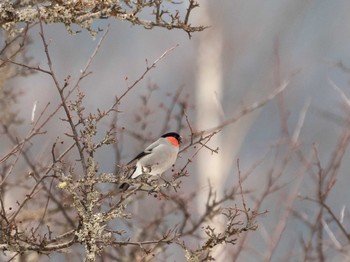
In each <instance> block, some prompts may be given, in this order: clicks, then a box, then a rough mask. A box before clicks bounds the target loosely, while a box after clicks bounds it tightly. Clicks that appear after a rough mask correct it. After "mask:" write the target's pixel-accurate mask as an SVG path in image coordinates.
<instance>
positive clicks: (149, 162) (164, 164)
mask: <svg viewBox="0 0 350 262" xmlns="http://www.w3.org/2000/svg"><path fill="white" fill-rule="evenodd" d="M180 144H181V136H180V135H179V134H178V133H175V132H170V133H166V134H164V135H162V136H161V137H160V138H159V139H158V140H156V141H155V142H153V143H152V144H150V145H149V146H148V147H146V149H145V150H144V151H143V152H141V153H140V154H138V155H137V156H136V157H135V158H134V159H133V160H131V161H130V162H129V163H128V164H127V165H128V166H130V165H133V166H134V169H133V171H132V172H131V174H130V175H129V177H128V178H137V177H138V176H141V175H143V174H147V175H153V176H157V175H161V174H162V173H164V172H165V171H166V170H168V169H169V168H171V166H172V165H173V164H175V161H176V159H177V154H178V153H179V147H180ZM129 186H130V185H129V184H128V183H123V184H121V185H120V187H119V188H120V189H121V190H122V191H125V190H127V189H128V188H129Z"/></svg>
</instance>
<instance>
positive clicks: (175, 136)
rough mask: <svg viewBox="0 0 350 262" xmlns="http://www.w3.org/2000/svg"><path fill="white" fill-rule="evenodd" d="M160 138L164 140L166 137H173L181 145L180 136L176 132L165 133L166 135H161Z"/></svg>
mask: <svg viewBox="0 0 350 262" xmlns="http://www.w3.org/2000/svg"><path fill="white" fill-rule="evenodd" d="M162 137H164V138H166V137H174V138H176V140H177V141H178V142H179V144H181V142H182V140H181V136H180V135H179V134H178V133H176V132H170V133H166V134H164V135H162Z"/></svg>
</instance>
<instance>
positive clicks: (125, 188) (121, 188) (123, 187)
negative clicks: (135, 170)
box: [119, 183, 130, 191]
mask: <svg viewBox="0 0 350 262" xmlns="http://www.w3.org/2000/svg"><path fill="white" fill-rule="evenodd" d="M129 187H130V185H129V184H128V183H123V184H121V185H120V186H119V189H120V190H121V191H126V190H128V188H129Z"/></svg>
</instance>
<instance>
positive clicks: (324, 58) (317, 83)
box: [12, 0, 350, 261]
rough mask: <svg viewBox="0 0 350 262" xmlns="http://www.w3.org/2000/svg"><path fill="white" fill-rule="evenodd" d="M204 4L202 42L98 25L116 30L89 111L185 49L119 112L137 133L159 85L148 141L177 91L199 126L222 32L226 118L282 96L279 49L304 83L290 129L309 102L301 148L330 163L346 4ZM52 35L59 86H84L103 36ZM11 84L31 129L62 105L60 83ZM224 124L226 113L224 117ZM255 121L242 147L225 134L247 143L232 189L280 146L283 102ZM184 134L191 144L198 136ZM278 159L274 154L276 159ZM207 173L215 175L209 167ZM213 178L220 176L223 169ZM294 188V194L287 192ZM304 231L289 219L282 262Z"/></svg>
mask: <svg viewBox="0 0 350 262" xmlns="http://www.w3.org/2000/svg"><path fill="white" fill-rule="evenodd" d="M200 4H202V5H205V6H207V8H208V9H207V10H209V11H208V14H209V16H210V24H209V25H210V28H208V29H207V30H206V31H205V32H204V33H203V35H201V34H200V33H195V34H193V37H192V39H189V38H188V36H187V34H186V33H184V32H181V31H175V30H173V31H169V30H165V29H157V28H155V29H153V30H145V29H144V28H142V27H139V26H131V25H130V24H129V23H126V22H120V21H116V20H113V19H109V20H102V21H98V22H97V23H96V26H99V27H100V28H104V29H105V28H106V26H107V24H110V32H109V34H108V35H107V38H106V40H105V42H104V43H103V45H102V47H101V49H100V50H99V53H98V54H97V56H96V58H95V59H94V61H93V64H92V67H91V70H92V71H93V74H92V75H90V76H89V77H88V78H87V79H86V80H84V81H83V82H82V85H81V88H82V90H83V91H84V92H85V94H86V99H85V105H86V107H87V108H88V110H91V111H93V110H95V109H96V108H101V109H104V108H107V107H108V105H110V104H111V103H112V101H113V99H114V97H115V96H116V95H119V94H121V93H122V92H123V90H125V88H126V84H125V82H124V78H125V77H126V76H127V77H128V79H129V83H131V82H132V81H133V80H135V79H136V78H137V77H138V76H140V74H141V73H143V71H144V70H145V67H146V65H145V59H147V60H148V61H149V62H153V61H154V60H155V59H156V58H158V57H159V56H160V55H161V54H162V53H163V52H164V51H165V50H167V49H169V48H171V47H173V46H175V45H177V44H179V47H177V48H176V49H175V50H174V51H173V52H171V53H169V54H168V55H167V56H166V58H165V59H164V60H162V61H161V62H160V63H159V64H158V65H157V67H156V69H154V70H152V72H151V73H149V74H148V75H147V77H146V78H145V79H144V80H143V81H142V82H141V83H140V84H139V85H138V86H137V87H136V88H135V89H134V90H132V92H131V93H130V95H128V97H127V98H126V100H125V101H124V103H123V104H122V105H121V108H120V110H122V111H123V112H124V113H123V114H122V122H123V123H124V124H125V125H126V126H127V127H128V128H129V129H131V128H138V127H137V126H135V127H133V125H134V124H133V122H134V119H133V118H132V114H133V112H135V111H136V110H137V108H138V106H139V103H140V99H139V95H144V94H146V93H147V92H146V87H147V84H148V83H150V82H151V83H156V84H157V85H158V86H159V90H157V91H156V92H155V93H154V95H153V97H152V99H151V102H152V105H154V110H155V114H154V115H152V116H151V117H150V123H149V126H148V127H147V129H146V131H145V134H148V132H152V135H153V136H154V137H156V136H157V135H159V131H158V130H159V128H160V125H159V123H160V121H159V119H162V117H164V115H160V116H159V115H158V114H157V110H156V109H157V106H158V105H159V104H160V103H167V102H169V98H167V97H166V96H165V94H166V93H167V92H169V91H172V92H174V90H176V89H177V88H178V87H179V86H184V87H185V91H184V94H189V96H190V101H191V104H192V105H193V106H194V110H193V111H192V112H190V119H191V121H193V123H195V121H196V119H197V118H199V116H200V115H201V114H206V113H207V112H206V108H201V107H200V106H199V105H198V104H196V92H195V90H198V86H197V85H198V81H197V80H198V78H197V76H196V74H197V73H198V70H199V66H198V57H199V45H200V41H202V39H204V38H205V35H204V34H207V35H209V36H210V35H211V34H212V35H217V34H218V35H220V36H221V37H222V38H221V41H222V46H221V48H222V49H221V50H222V51H221V52H222V55H221V56H220V57H221V66H220V72H222V74H221V79H222V94H221V97H219V99H220V103H221V105H222V109H223V111H224V114H225V116H226V117H227V118H229V117H230V116H232V115H234V114H235V113H236V112H237V111H238V110H239V108H240V106H241V105H242V104H245V105H249V104H250V103H251V102H254V101H260V100H261V99H263V98H264V97H265V96H266V95H267V94H268V93H270V92H271V91H272V90H273V89H274V88H275V84H274V66H275V58H276V57H275V55H274V47H275V43H279V44H278V49H279V55H280V65H281V68H280V78H281V80H286V79H289V78H290V77H291V75H292V74H293V73H294V72H295V71H296V70H300V72H299V73H298V74H297V75H296V76H294V77H293V78H291V80H290V84H289V86H288V87H287V90H286V91H285V93H284V97H285V102H286V108H287V110H288V112H289V114H290V115H289V118H288V127H289V131H290V133H293V131H294V129H295V127H296V124H297V121H298V118H299V115H300V113H301V110H302V108H303V106H304V105H305V103H306V102H307V101H309V100H310V101H311V102H310V107H309V110H308V112H307V115H306V119H305V125H304V126H303V128H302V130H301V134H300V142H302V143H303V145H302V148H303V150H305V151H304V153H305V154H307V153H308V152H310V150H311V149H312V143H316V144H317V146H318V148H319V153H320V159H321V161H323V163H324V165H326V164H327V161H328V160H329V158H330V154H331V151H332V150H333V148H334V147H335V145H336V139H337V137H338V135H339V134H340V131H341V128H342V127H343V126H341V125H339V124H338V123H336V122H334V121H332V119H330V118H326V117H324V116H322V114H321V112H329V113H332V114H335V115H338V116H339V117H341V118H344V117H345V116H346V115H345V114H344V111H343V110H342V108H341V98H340V96H339V94H338V93H336V91H335V90H334V89H333V88H332V87H331V85H330V84H329V82H328V78H329V79H332V81H333V82H335V83H336V84H337V85H338V86H339V87H340V88H341V89H342V90H343V91H344V92H345V94H348V95H349V96H350V90H349V83H350V82H349V80H350V76H349V74H348V73H345V72H343V71H342V70H341V69H340V68H339V67H336V66H335V64H336V63H337V62H339V61H342V62H343V63H344V65H346V66H349V67H350V52H349V46H350V16H349V10H350V2H349V1H346V0H332V1H329V0H266V1H259V0H250V1H233V0H229V1H205V0H201V1H200ZM203 12H204V11H203V10H202V9H201V8H200V9H197V10H196V11H195V16H194V17H193V20H192V24H198V23H200V21H207V20H206V18H205V17H204V14H203ZM37 30H38V28H36V29H35V30H33V31H32V32H31V36H32V38H33V41H34V43H33V44H32V45H31V47H30V49H29V54H30V55H31V56H32V57H33V59H34V60H33V61H39V63H40V65H41V66H43V67H46V63H45V57H44V53H43V48H42V43H41V41H40V39H39V35H38V31H37ZM45 32H46V35H47V37H48V38H50V39H51V43H50V50H51V51H50V52H51V54H52V55H53V61H54V68H55V69H56V70H57V72H58V75H59V78H60V80H61V81H62V80H63V79H64V78H65V77H66V76H67V75H71V76H72V78H73V79H76V78H77V77H78V75H79V70H80V69H81V68H83V67H84V65H85V64H86V62H87V59H88V57H89V55H90V54H91V53H92V52H93V50H94V48H95V46H96V45H97V42H98V40H99V39H100V37H101V34H99V35H98V36H97V37H96V40H93V39H92V38H91V36H90V35H89V34H88V33H87V32H85V31H83V32H82V33H80V34H77V35H75V36H71V35H69V34H68V33H67V31H66V30H65V28H64V27H63V26H62V25H50V26H45ZM208 48H211V51H213V50H215V49H213V48H216V47H215V46H214V47H208ZM12 85H18V86H20V87H21V88H22V90H23V91H24V92H25V93H26V94H25V96H24V97H23V98H22V100H21V101H20V106H19V110H20V115H21V117H22V118H24V119H25V121H26V123H27V124H28V128H29V127H30V126H29V122H30V114H31V108H32V105H33V103H34V101H38V102H39V104H38V109H39V110H40V108H41V109H42V108H43V107H44V105H45V103H46V101H57V100H56V99H55V98H56V97H57V92H56V90H55V88H54V86H53V83H52V81H51V79H49V78H48V77H46V76H44V75H43V74H36V75H34V76H32V77H30V78H23V79H17V80H15V81H12ZM196 88H197V89H196ZM213 93H214V91H213ZM213 96H214V94H213ZM219 117H220V115H219V112H218V119H219ZM249 117H250V118H249V121H248V122H249V124H247V125H245V128H246V129H244V133H245V134H246V135H245V136H240V137H239V141H236V140H235V139H237V136H235V135H234V134H235V133H234V132H239V131H238V129H239V127H237V126H236V127H230V129H228V130H226V131H224V132H223V135H222V137H219V139H220V141H224V142H223V143H224V144H229V145H230V147H231V145H232V148H234V147H235V146H237V145H239V147H238V148H235V149H232V150H233V151H232V152H237V153H235V154H233V155H228V156H227V155H226V158H225V159H226V162H227V161H229V160H227V159H230V158H231V163H226V164H227V165H228V166H231V168H232V170H229V171H227V173H226V174H224V175H225V176H228V178H226V177H225V178H224V179H223V180H224V181H226V185H233V184H234V183H236V182H237V177H235V176H234V175H233V174H235V173H236V169H235V162H236V159H237V157H239V158H240V161H241V169H242V170H243V171H244V170H247V169H249V168H250V167H251V166H252V165H253V164H254V163H255V162H256V161H257V160H259V159H260V158H261V157H262V156H263V155H264V153H265V152H266V151H267V149H268V147H269V146H271V145H272V144H273V143H275V142H276V141H277V140H278V139H279V138H280V135H281V132H280V121H279V120H280V118H279V114H278V107H277V102H276V100H274V101H272V102H270V103H269V104H268V105H267V106H265V107H264V108H263V109H262V110H261V111H259V112H258V113H256V114H255V115H254V116H249ZM50 128H52V130H51V131H52V135H53V137H55V135H54V132H53V130H55V129H62V123H61V122H55V123H51V125H50ZM197 128H199V129H200V128H202V127H201V126H198V127H197ZM23 131H25V129H23ZM183 135H184V136H185V137H186V136H188V135H189V130H187V132H185V133H184V134H183ZM127 139H128V141H129V144H128V146H127V147H125V152H123V154H124V157H125V158H124V160H125V161H127V160H128V159H130V158H131V157H132V156H133V155H135V153H136V152H137V151H139V150H140V149H141V148H142V145H140V144H137V143H135V141H134V140H133V139H131V138H127ZM34 146H37V147H38V152H39V154H40V153H43V152H45V150H44V149H43V148H42V147H43V144H42V143H41V144H38V145H34ZM44 146H50V144H47V145H45V144H44ZM213 146H215V144H213ZM228 151H229V150H228ZM202 154H207V155H210V153H209V152H206V151H203V152H202ZM219 157H225V156H219ZM272 157H273V156H272V155H271V156H270V158H271V159H272ZM184 158H185V157H184ZM348 158H349V155H348V154H347V155H346V157H345V160H344V161H343V163H342V166H341V171H340V175H339V176H338V181H337V184H336V185H335V188H334V189H333V192H332V194H331V195H330V197H329V199H328V203H329V205H331V206H332V207H333V208H334V211H335V212H336V213H337V214H339V212H340V210H341V208H342V207H343V205H345V206H346V207H348V206H349V204H350V203H349V201H350V200H349V199H350V198H349V194H350V193H349V190H348V185H349V183H350V179H349V173H348V170H349V165H348ZM209 159H210V158H209ZM271 159H270V160H271ZM270 160H268V161H267V162H266V163H264V164H263V165H262V166H261V167H260V168H258V169H257V170H256V171H255V172H254V174H253V175H252V177H251V178H250V179H249V181H248V182H247V184H246V185H245V186H246V188H247V189H248V188H249V189H256V190H257V191H259V190H260V189H261V185H263V184H264V183H265V181H266V176H267V174H266V172H267V170H266V169H267V168H269V163H271V162H269V161H270ZM98 161H99V164H100V167H101V171H103V172H111V171H112V170H113V168H114V165H115V163H114V154H113V150H112V148H111V149H110V151H108V149H105V151H104V152H100V153H99V155H98ZM184 161H185V159H180V162H179V166H181V163H184ZM271 161H272V160H271ZM206 168H207V169H209V170H210V163H208V167H206ZM297 168H298V166H295V167H293V166H291V167H290V170H289V171H290V174H285V175H284V176H283V181H292V182H291V183H293V181H294V180H293V177H288V175H293V171H294V172H295V171H296V169H297ZM198 170H199V169H198V167H197V166H196V163H194V164H193V165H192V166H191V167H190V169H189V171H190V175H191V176H190V178H189V179H188V180H186V181H185V183H187V185H186V186H185V187H184V190H185V189H186V190H190V189H192V190H193V188H195V185H196V184H199V183H198V182H196V181H198V180H200V179H201V173H200V172H198ZM212 172H213V173H215V171H212ZM310 181H311V180H310V178H308V177H305V178H304V180H303V183H302V185H301V187H300V193H301V194H303V195H307V194H308V192H309V189H310V187H309V186H310V184H309V183H310ZM286 190H287V191H286V192H288V190H289V187H286ZM285 194H287V193H285ZM281 196H283V192H282V193H281V192H279V193H278V194H276V195H274V196H273V197H271V198H270V199H269V201H267V202H265V205H264V206H263V209H264V210H265V209H267V210H269V211H270V212H269V213H268V214H267V215H266V216H264V217H260V218H259V219H258V224H259V226H260V225H261V228H262V230H266V231H267V232H271V231H273V229H274V225H275V224H276V220H278V214H279V209H280V208H281V207H283V203H281V201H279V198H280V197H281ZM282 202H283V201H282ZM295 206H296V207H297V208H300V209H305V208H307V207H311V206H312V205H311V204H310V203H306V202H305V201H304V202H303V201H300V200H296V202H295ZM346 210H348V209H346ZM261 211H263V210H261ZM347 214H348V213H347ZM303 229H304V228H303V226H301V225H300V223H299V222H298V221H296V220H292V221H290V223H289V224H288V226H287V229H286V232H285V233H284V236H283V237H282V240H281V243H280V245H279V246H278V248H277V251H276V253H275V255H274V256H273V261H281V258H283V256H285V255H286V253H288V251H291V250H289V249H290V247H291V246H293V247H294V246H297V244H296V243H297V242H298V241H299V237H300V236H301V235H302V234H303ZM259 230H260V229H258V231H257V232H253V233H251V234H252V237H251V245H252V246H254V248H255V249H257V250H258V251H259V252H261V254H264V249H265V248H266V243H264V240H263V237H262V236H261V231H260V232H259ZM344 243H345V242H344ZM298 248H300V246H299V247H298ZM300 251H301V250H298V249H296V250H295V251H294V250H292V251H291V252H293V253H295V254H296V256H295V259H294V260H292V261H300V259H301V258H300V257H298V256H297V255H298V252H300ZM329 252H333V251H329ZM331 257H332V256H330V257H328V259H331ZM174 259H176V256H175V258H174ZM256 259H257V257H256V256H245V255H244V256H242V258H241V260H240V261H257V260H256ZM178 261H180V260H178ZM219 261H224V260H219ZM338 261H339V260H338Z"/></svg>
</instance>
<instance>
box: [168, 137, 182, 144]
mask: <svg viewBox="0 0 350 262" xmlns="http://www.w3.org/2000/svg"><path fill="white" fill-rule="evenodd" d="M166 139H168V141H169V142H170V143H171V144H172V145H174V146H179V141H177V139H176V138H175V137H172V136H168V137H167V138H166Z"/></svg>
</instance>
